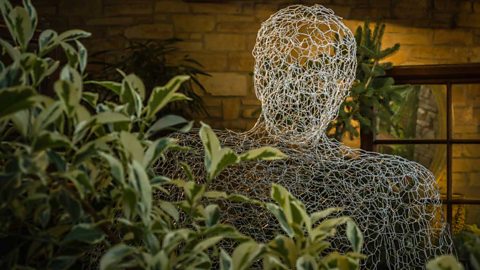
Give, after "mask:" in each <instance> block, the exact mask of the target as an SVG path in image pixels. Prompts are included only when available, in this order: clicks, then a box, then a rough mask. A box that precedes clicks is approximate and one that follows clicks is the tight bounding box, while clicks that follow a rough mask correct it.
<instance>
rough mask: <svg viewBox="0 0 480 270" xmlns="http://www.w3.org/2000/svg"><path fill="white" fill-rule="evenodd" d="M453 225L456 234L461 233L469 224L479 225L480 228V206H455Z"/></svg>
mask: <svg viewBox="0 0 480 270" xmlns="http://www.w3.org/2000/svg"><path fill="white" fill-rule="evenodd" d="M452 224H453V229H454V232H458V231H460V230H461V229H463V227H464V226H465V225H467V224H468V225H471V224H477V225H478V226H480V205H476V204H454V205H453V215H452Z"/></svg>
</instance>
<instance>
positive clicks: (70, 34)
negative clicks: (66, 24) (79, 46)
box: [58, 29, 92, 42]
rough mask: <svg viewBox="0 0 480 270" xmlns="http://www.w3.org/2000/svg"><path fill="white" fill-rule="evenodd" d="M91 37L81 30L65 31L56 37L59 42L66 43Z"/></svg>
mask: <svg viewBox="0 0 480 270" xmlns="http://www.w3.org/2000/svg"><path fill="white" fill-rule="evenodd" d="M91 35H92V34H90V33H89V32H86V31H83V30H79V29H72V30H68V31H65V32H63V33H61V34H60V35H59V36H58V40H59V41H60V42H67V41H72V40H77V39H80V38H87V37H90V36H91Z"/></svg>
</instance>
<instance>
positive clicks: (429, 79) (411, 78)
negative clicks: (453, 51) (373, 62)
mask: <svg viewBox="0 0 480 270" xmlns="http://www.w3.org/2000/svg"><path fill="white" fill-rule="evenodd" d="M387 76H390V77H392V78H393V79H394V80H395V84H423V85H428V84H435V85H445V86H446V88H447V93H446V94H447V97H446V106H447V108H446V112H447V113H446V115H447V117H446V122H447V123H446V127H447V134H446V138H445V139H376V138H375V135H374V134H376V132H375V131H373V132H370V133H368V134H362V136H361V140H362V143H361V145H362V148H363V149H364V150H370V151H371V150H375V149H376V146H377V145H385V144H403V145H408V144H435V145H445V146H446V149H447V160H446V163H447V164H446V172H447V194H446V195H447V196H446V198H444V199H442V204H443V205H445V206H446V208H447V222H448V223H449V224H450V227H451V226H452V218H453V217H452V215H453V206H454V205H465V204H468V205H478V206H480V199H454V198H453V189H452V149H453V146H454V145H456V144H480V138H479V139H454V138H453V135H452V128H453V127H452V111H453V107H452V85H454V84H480V63H475V64H451V65H414V66H396V67H394V68H392V69H391V70H389V71H388V72H387Z"/></svg>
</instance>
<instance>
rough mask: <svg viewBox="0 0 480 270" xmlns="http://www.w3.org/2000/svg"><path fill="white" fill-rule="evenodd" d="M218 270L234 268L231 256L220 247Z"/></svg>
mask: <svg viewBox="0 0 480 270" xmlns="http://www.w3.org/2000/svg"><path fill="white" fill-rule="evenodd" d="M220 270H234V268H233V261H232V258H231V257H230V255H228V253H227V252H226V251H225V250H223V249H222V248H221V249H220Z"/></svg>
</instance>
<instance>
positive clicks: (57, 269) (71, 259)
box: [48, 256, 78, 270]
mask: <svg viewBox="0 0 480 270" xmlns="http://www.w3.org/2000/svg"><path fill="white" fill-rule="evenodd" d="M77 259H78V257H77V256H58V257H55V258H53V259H52V260H51V261H50V263H49V264H48V269H53V270H67V269H71V268H72V266H73V265H74V264H75V262H76V261H77Z"/></svg>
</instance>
